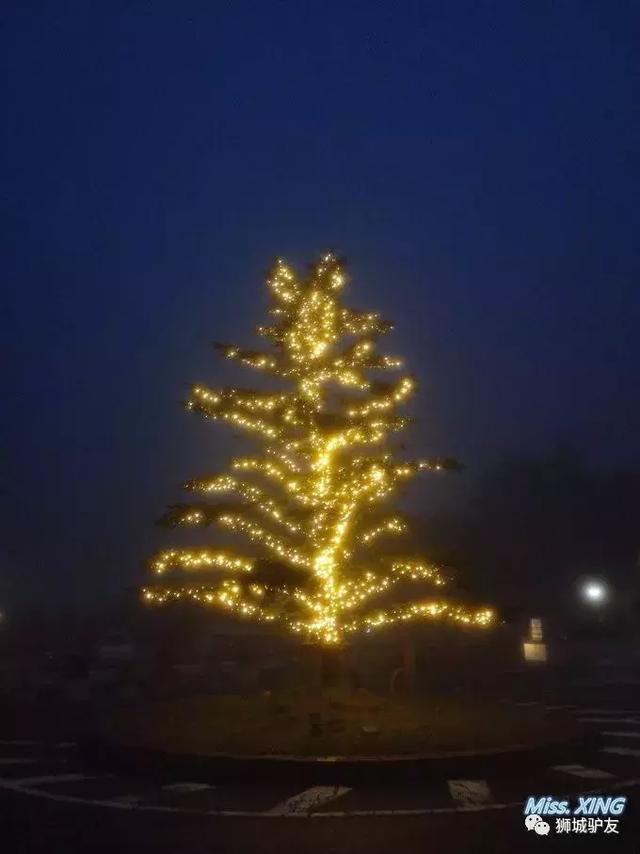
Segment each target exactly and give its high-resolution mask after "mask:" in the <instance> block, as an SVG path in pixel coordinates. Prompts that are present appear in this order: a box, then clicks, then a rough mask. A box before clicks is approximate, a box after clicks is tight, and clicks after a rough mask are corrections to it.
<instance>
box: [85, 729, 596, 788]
mask: <svg viewBox="0 0 640 854" xmlns="http://www.w3.org/2000/svg"><path fill="white" fill-rule="evenodd" d="M600 743H601V738H600V736H599V734H598V733H596V732H595V731H593V730H581V731H579V732H578V733H577V734H576V735H574V736H571V737H570V738H566V739H562V740H557V741H549V742H545V743H537V744H533V745H514V746H512V747H510V748H508V749H503V750H491V749H488V750H487V749H483V750H466V751H458V752H455V753H454V752H450V753H441V754H425V753H423V754H412V755H400V756H393V755H392V756H384V755H383V756H350V757H345V756H317V757H312V756H311V757H310V756H289V755H284V756H279V755H264V756H237V755H232V754H209V755H193V754H191V755H190V754H176V753H170V752H167V751H162V750H155V749H152V748H143V747H138V746H134V745H130V744H124V743H120V742H118V741H116V740H114V739H110V738H108V737H104V736H103V737H99V738H94V739H91V740H87V741H85V742H81V743H80V744H79V749H80V751H81V753H82V754H83V755H84V756H85V757H86V758H87V760H88V761H90V762H91V763H92V764H94V765H97V766H98V767H101V768H109V769H114V768H115V769H117V770H120V771H135V772H137V773H146V774H151V775H153V776H159V777H165V776H175V775H176V774H178V775H181V776H184V775H186V776H188V778H189V779H192V780H197V781H203V782H204V781H206V782H216V781H229V780H232V781H235V782H243V783H245V784H251V783H254V782H264V781H265V780H270V781H276V780H286V781H288V782H291V781H295V782H300V783H329V784H333V783H336V782H337V781H339V782H340V783H357V784H359V785H362V784H363V783H364V784H366V783H367V782H370V783H373V782H378V783H379V782H380V779H381V778H383V779H385V780H390V781H398V780H411V779H412V778H415V777H418V776H419V777H420V778H422V779H425V778H429V777H442V776H448V777H455V776H464V775H470V774H476V775H478V774H486V773H489V772H495V770H496V769H499V770H503V769H506V768H509V767H517V768H518V769H522V768H523V767H536V766H539V765H543V764H553V763H556V764H561V762H562V761H563V760H568V759H571V758H573V757H574V756H575V752H576V751H577V750H580V751H584V750H592V749H595V748H597V747H598V746H599V745H600Z"/></svg>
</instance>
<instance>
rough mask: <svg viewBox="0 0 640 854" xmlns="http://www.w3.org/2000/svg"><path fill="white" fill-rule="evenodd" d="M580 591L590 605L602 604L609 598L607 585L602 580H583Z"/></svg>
mask: <svg viewBox="0 0 640 854" xmlns="http://www.w3.org/2000/svg"><path fill="white" fill-rule="evenodd" d="M580 592H581V594H582V598H583V599H584V600H585V601H587V602H589V603H590V604H591V605H602V604H604V602H606V601H607V599H608V598H609V591H608V589H607V585H606V584H605V583H604V582H603V581H598V580H591V581H585V582H584V584H583V585H582V587H581V590H580Z"/></svg>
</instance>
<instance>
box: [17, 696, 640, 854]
mask: <svg viewBox="0 0 640 854" xmlns="http://www.w3.org/2000/svg"><path fill="white" fill-rule="evenodd" d="M504 701H505V702H516V703H518V702H520V703H529V702H540V703H542V704H543V705H544V707H545V708H546V709H547V713H548V714H550V715H553V714H555V713H557V711H558V710H557V707H558V706H567V705H569V706H572V707H573V708H572V713H573V714H574V715H575V716H576V719H580V720H586V721H587V723H589V724H590V725H592V726H593V727H595V728H596V729H597V730H598V731H599V732H600V733H601V734H602V741H601V744H600V745H599V746H598V747H597V748H596V749H592V750H589V751H586V752H585V751H582V752H580V753H578V754H576V755H575V756H573V757H571V758H570V760H567V761H563V763H562V765H547V766H544V765H543V766H541V767H539V768H537V769H535V770H528V771H526V770H519V768H518V767H517V766H516V767H511V768H509V770H499V769H497V768H496V769H495V770H492V769H491V768H489V769H488V771H487V772H486V774H485V775H484V776H482V777H481V778H480V777H477V778H475V779H464V780H461V779H448V778H446V777H442V778H440V777H438V776H435V777H427V776H426V775H425V778H424V779H419V780H413V781H412V782H411V783H410V784H407V785H385V784H384V781H379V780H376V781H373V780H372V781H371V784H370V785H363V786H359V787H356V788H350V787H348V786H345V785H342V784H341V781H340V780H339V779H336V781H335V784H334V785H332V786H326V785H324V786H309V787H307V788H306V789H302V790H300V789H298V790H296V788H295V787H291V786H287V785H286V784H283V783H272V782H269V781H266V780H253V781H247V785H242V786H239V785H233V786H230V785H229V786H225V785H215V786H213V785H206V784H205V783H203V782H202V781H195V780H188V779H172V778H155V779H152V778H150V777H143V776H126V775H121V774H114V775H108V774H106V773H105V771H104V770H103V769H99V768H96V767H93V766H92V765H91V763H90V762H89V763H88V762H87V760H86V759H83V756H82V753H81V751H80V750H79V749H78V747H77V745H76V744H75V743H74V742H73V741H72V740H64V733H65V732H66V731H72V730H73V729H74V727H73V726H72V725H71V724H70V725H69V726H67V727H65V721H55V722H51V723H52V724H53V723H55V724H56V725H52V726H48V727H42V725H41V724H38V725H36V724H35V723H34V721H33V720H29V719H28V717H26V716H25V717H22V718H15V717H14V718H13V719H12V720H9V719H7V720H6V721H5V722H4V726H3V731H2V732H0V736H1V737H2V741H1V742H0V818H1V821H2V824H1V827H2V831H1V835H0V850H1V851H7V852H11V854H13V852H14V851H15V852H21V854H22V852H25V854H30V852H45V851H46V852H47V854H50V852H53V854H57V852H65V854H73V852H78V854H86V852H92V851H103V850H104V851H106V850H109V851H110V852H112V851H129V850H132V851H133V850H136V851H140V850H142V851H146V850H149V851H151V850H153V851H155V852H165V851H166V852H169V851H171V852H174V851H175V852H177V851H179V850H182V849H185V848H187V849H188V850H190V851H195V852H200V851H207V852H214V851H222V852H227V851H228V852H234V851H243V852H247V851H248V852H253V851H255V852H271V851H273V852H276V851H279V852H281V851H288V850H291V851H296V852H297V851H302V850H304V851H308V852H313V853H314V854H315V852H316V851H317V852H321V851H322V852H333V851H354V850H357V848H358V847H363V846H365V847H366V849H367V850H368V851H370V852H378V851H380V852H382V851H384V852H389V851H392V850H393V849H394V848H397V849H400V848H401V849H402V850H403V851H408V852H414V851H415V852H418V851H420V852H422V851H427V852H431V851H434V852H440V851H446V852H457V851H461V852H476V851H478V852H484V851H487V852H509V854H512V852H513V854H515V852H518V854H519V852H521V851H522V852H527V851H529V850H533V849H534V848H539V849H541V850H546V851H549V850H552V851H556V850H557V851H561V850H567V851H578V850H580V851H581V850H584V849H585V848H586V849H587V850H612V851H630V852H631V851H634V852H640V810H639V809H638V806H637V805H639V804H640V691H638V689H637V687H636V686H630V685H628V686H623V685H620V686H611V685H600V686H597V685H596V686H593V685H590V686H582V687H580V686H574V687H567V688H562V687H560V688H559V687H558V686H556V687H555V688H554V689H553V690H551V689H550V688H549V686H548V685H544V684H542V683H540V684H539V685H538V686H537V687H536V686H533V685H531V684H529V685H528V686H527V685H524V686H521V687H520V688H519V689H516V688H515V687H514V691H513V692H512V694H511V696H509V697H505V698H504ZM586 792H594V793H597V794H603V795H608V794H624V795H626V796H627V797H628V806H627V810H626V812H625V814H624V815H623V816H622V818H621V819H620V822H619V825H618V828H617V829H618V831H619V833H618V834H613V833H610V834H604V832H603V828H602V827H601V828H598V831H597V832H596V833H594V834H589V833H586V834H577V833H573V832H572V833H570V834H560V835H559V834H557V833H556V827H555V820H554V819H550V820H549V821H550V825H551V829H550V833H549V835H548V836H546V837H540V836H537V835H536V834H535V833H533V832H527V831H526V830H525V828H524V823H523V815H522V802H523V800H525V799H526V797H527V796H529V795H536V796H543V795H547V794H549V795H553V796H554V797H557V798H559V799H560V798H563V797H566V798H568V799H569V800H570V801H571V802H572V803H573V802H574V801H575V800H576V799H577V796H578V794H584V793H586Z"/></svg>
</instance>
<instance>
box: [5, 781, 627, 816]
mask: <svg viewBox="0 0 640 854" xmlns="http://www.w3.org/2000/svg"><path fill="white" fill-rule="evenodd" d="M637 786H640V777H636V778H630V779H627V780H619V781H617V782H615V783H611V784H609V786H608V789H609V790H610V791H620V790H624V789H631V788H635V787H637ZM0 788H2V789H7V790H8V791H11V792H13V793H15V794H21V795H25V796H30V797H37V798H43V799H45V800H48V801H55V802H58V803H66V804H76V805H82V806H89V807H108V808H110V809H119V810H125V811H132V810H137V811H139V812H146V813H154V812H155V813H173V814H180V815H190V816H203V815H205V816H210V817H214V818H235V819H240V818H244V819H249V818H251V819H263V818H268V819H271V820H274V819H307V820H308V819H323V818H324V819H332V818H333V819H339V818H348V819H352V820H353V819H357V818H376V817H384V818H394V817H395V818H411V817H417V816H428V815H451V814H458V815H460V814H464V813H478V812H491V811H496V810H508V809H515V808H517V807H522V805H523V804H524V800H518V801H509V802H508V803H504V804H496V803H489V804H478V805H473V806H456V807H417V808H413V809H402V808H400V809H373V810H344V811H335V810H328V811H326V812H311V811H310V812H303V813H277V814H276V813H274V812H272V811H270V810H266V811H258V810H231V809H226V810H222V809H221V810H198V809H189V808H187V807H169V806H161V805H153V804H127V803H122V802H119V801H113V800H93V799H89V798H81V797H78V796H75V795H65V794H57V793H54V792H49V791H46V790H44V789H34V788H31V787H28V786H22V785H20V784H19V783H15V782H14V781H12V780H3V779H0ZM600 791H601V789H587V790H582V791H580V792H578V793H577V794H579V795H591V794H599V793H600Z"/></svg>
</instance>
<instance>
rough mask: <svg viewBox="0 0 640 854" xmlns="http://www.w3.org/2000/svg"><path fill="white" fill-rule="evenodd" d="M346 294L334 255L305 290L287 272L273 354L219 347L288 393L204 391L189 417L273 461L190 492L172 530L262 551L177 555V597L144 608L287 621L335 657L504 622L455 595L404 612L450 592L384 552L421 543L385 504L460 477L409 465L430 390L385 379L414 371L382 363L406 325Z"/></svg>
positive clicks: (271, 339)
mask: <svg viewBox="0 0 640 854" xmlns="http://www.w3.org/2000/svg"><path fill="white" fill-rule="evenodd" d="M344 284H345V275H344V270H343V265H342V263H341V261H340V260H339V259H338V258H336V257H335V256H334V255H333V254H332V253H327V254H325V255H324V256H323V257H322V258H321V259H320V261H319V262H318V263H317V264H316V265H315V266H314V267H313V268H312V270H311V273H310V275H309V276H307V277H306V278H305V279H299V278H298V277H297V276H296V275H295V274H294V273H293V271H292V270H291V269H290V268H289V267H288V266H287V265H286V264H285V263H284V261H281V260H279V261H277V262H276V263H275V265H274V267H273V268H272V270H271V272H270V273H269V275H268V278H267V287H268V291H269V295H270V309H269V312H270V315H271V318H272V321H271V323H270V324H269V325H265V326H260V327H258V330H257V332H258V334H259V335H260V336H261V337H262V338H263V339H265V340H266V342H267V349H260V350H252V349H243V348H241V347H237V346H235V345H230V344H217V345H216V347H217V349H218V350H219V351H220V352H221V353H222V354H223V355H224V356H225V357H226V358H228V359H231V360H234V361H236V362H238V363H240V364H242V365H245V366H247V367H249V368H253V369H255V370H259V371H261V372H263V373H265V374H267V375H270V376H272V377H274V378H275V379H276V380H277V381H278V383H279V386H280V388H279V389H278V390H276V391H273V392H263V391H254V390H252V389H246V388H225V389H222V390H218V391H213V390H211V389H208V388H207V387H206V386H204V385H202V384H198V385H196V386H194V387H193V389H192V390H191V395H190V397H189V399H188V401H187V402H186V406H187V408H188V409H189V410H191V411H194V412H197V413H199V414H201V415H203V416H204V417H205V418H207V419H213V420H220V421H226V422H228V423H229V424H231V425H233V427H234V428H239V429H241V430H244V431H246V432H247V433H248V434H249V436H250V437H251V438H253V440H254V442H255V441H257V443H258V450H257V452H256V453H253V454H251V455H250V456H241V457H236V458H234V459H233V460H231V463H230V471H229V472H227V473H225V472H217V473H212V474H209V475H205V476H202V477H199V478H197V479H193V480H190V481H188V482H187V483H185V488H186V490H188V491H189V492H190V493H192V494H196V495H198V496H200V497H201V499H202V500H200V501H198V502H197V503H195V502H192V503H185V504H179V505H173V506H172V507H170V508H169V511H168V513H167V514H166V515H165V516H164V517H163V519H162V520H161V521H162V523H163V524H165V525H167V526H170V527H174V526H194V525H196V526H200V525H210V524H212V523H215V524H217V525H219V526H221V527H222V528H224V529H225V530H227V531H230V532H233V533H236V534H239V535H243V536H245V537H246V538H248V540H249V541H250V542H251V543H252V544H253V546H254V549H256V551H254V552H253V553H252V554H251V555H250V556H242V555H236V554H232V553H230V552H228V551H226V550H221V549H214V548H211V549H208V548H197V549H170V550H168V551H164V552H161V553H160V554H158V555H156V556H155V557H154V558H153V559H152V560H151V561H150V566H151V569H152V571H153V572H154V573H155V574H160V575H163V582H165V583H164V584H162V585H155V584H154V585H149V586H147V587H145V588H144V589H143V591H142V597H143V600H144V601H146V602H149V603H153V604H163V603H166V602H169V601H175V600H180V599H190V600H193V601H196V602H199V603H201V604H202V605H203V606H210V607H218V608H224V609H227V610H230V611H233V612H235V613H237V614H239V615H244V616H246V617H249V618H251V619H255V620H260V621H264V622H278V623H281V624H283V625H284V626H285V627H286V628H287V629H289V630H290V631H292V632H295V633H296V634H300V635H302V636H304V637H305V638H307V639H311V640H314V641H317V642H319V643H322V644H339V643H340V642H341V641H343V639H344V638H345V636H347V635H349V634H351V633H353V632H359V631H365V632H368V631H372V630H373V629H375V628H378V627H381V626H385V625H389V624H392V623H397V622H404V621H407V620H416V619H448V620H450V621H452V622H454V623H459V624H468V625H475V626H488V625H489V624H491V622H492V621H493V620H494V614H493V612H492V611H491V610H490V609H488V608H467V607H465V606H463V605H461V604H459V603H454V602H449V601H446V600H444V599H442V598H440V597H437V598H434V597H426V598H425V597H424V596H422V595H420V596H417V597H416V598H414V599H412V600H411V601H409V602H406V601H404V603H403V604H396V605H393V604H389V602H388V597H389V592H390V591H391V589H392V588H393V587H396V586H400V587H402V586H404V585H407V584H409V583H413V584H415V583H422V584H425V583H426V584H429V585H431V586H433V587H435V588H440V587H442V586H443V585H444V584H445V582H446V579H445V576H444V574H443V573H442V572H441V571H440V570H439V569H438V568H437V567H435V566H431V565H430V564H428V563H426V562H425V561H422V560H420V559H419V558H415V557H414V558H411V557H407V556H406V555H405V556H402V555H398V554H395V555H391V554H388V553H387V552H386V551H385V552H384V553H382V552H381V550H380V549H379V548H378V549H377V550H376V544H377V543H378V541H379V540H380V539H381V538H383V537H385V536H388V535H390V536H393V537H399V536H401V535H402V534H403V533H404V532H405V531H406V529H407V524H406V522H405V520H404V519H402V518H401V517H400V516H398V515H387V514H385V513H384V510H383V507H381V505H384V502H386V500H387V499H388V498H389V496H390V495H391V494H392V493H393V492H394V491H395V490H396V489H397V488H398V487H399V486H400V485H401V484H402V483H404V482H405V481H407V480H408V479H409V478H411V477H412V476H414V475H415V474H417V473H419V472H421V471H440V470H442V469H449V468H455V467H456V464H455V462H454V461H453V460H448V459H444V460H441V459H435V460H415V461H399V460H395V459H394V456H393V454H392V453H391V452H390V450H389V449H388V440H389V437H390V436H391V435H392V434H393V433H395V432H397V431H399V430H402V429H403V428H404V427H405V426H406V424H407V423H408V420H407V419H406V418H403V417H401V416H399V415H397V414H396V409H397V408H398V407H399V406H401V405H402V404H404V403H405V402H406V400H407V399H408V398H409V397H410V396H411V394H412V393H413V391H414V390H415V380H414V379H413V377H411V376H408V375H407V376H400V377H399V378H397V379H395V380H394V381H392V382H383V381H381V380H380V379H378V378H376V372H380V371H383V372H384V371H398V370H400V369H401V367H402V362H401V360H400V359H398V358H396V357H391V356H388V355H386V354H384V353H380V352H378V344H379V339H380V338H381V336H382V335H384V334H385V333H386V332H388V331H389V330H390V329H391V328H392V327H391V325H390V324H389V323H387V322H385V321H383V320H382V319H381V318H380V316H379V315H378V314H375V313H371V312H359V311H354V310H353V309H350V308H347V307H345V306H344V305H343V304H342V302H341V291H342V288H343V286H344ZM218 496H219V497H220V500H217V498H218ZM274 567H275V568H274ZM185 573H188V574H190V575H191V573H198V574H203V575H206V576H207V583H201V584H191V583H187V584H185V583H184V579H183V575H184V574H185ZM401 598H402V597H401ZM405 599H406V596H405Z"/></svg>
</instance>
